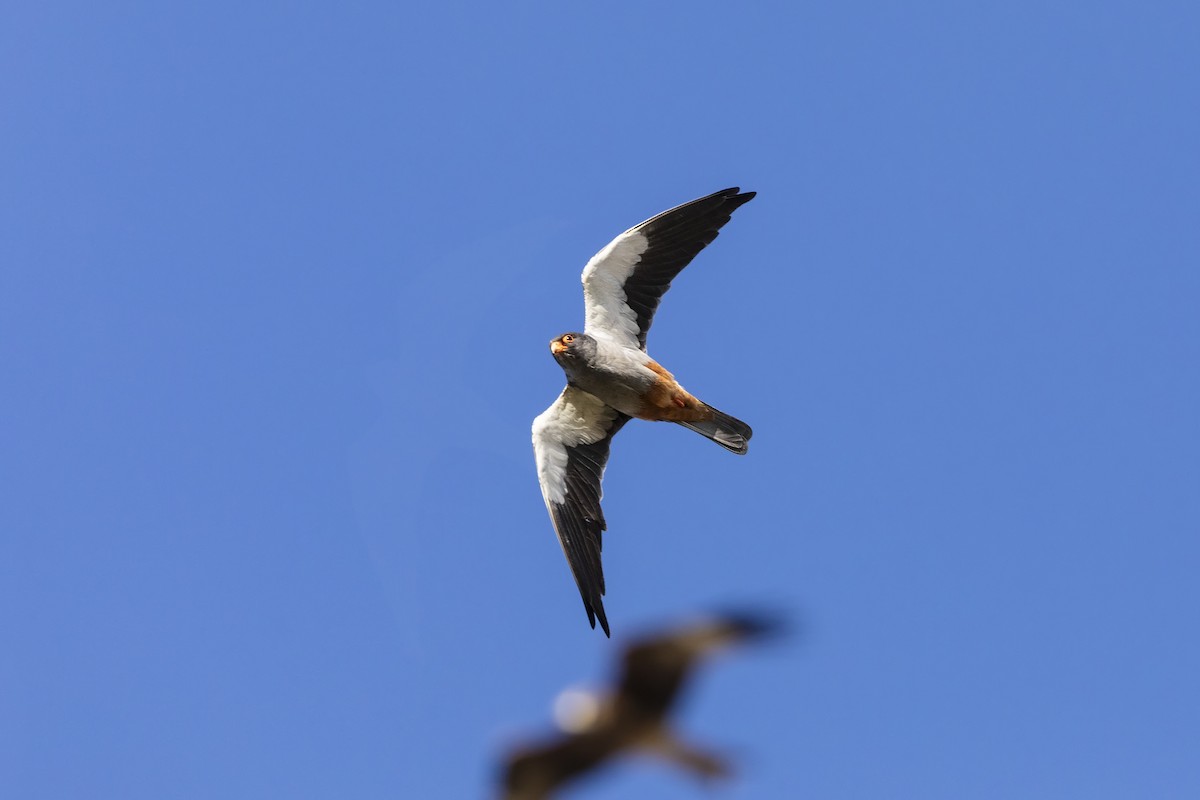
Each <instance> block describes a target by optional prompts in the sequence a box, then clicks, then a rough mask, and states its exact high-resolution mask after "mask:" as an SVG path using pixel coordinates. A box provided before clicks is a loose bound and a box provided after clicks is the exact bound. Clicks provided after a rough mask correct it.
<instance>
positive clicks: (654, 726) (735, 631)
mask: <svg viewBox="0 0 1200 800" xmlns="http://www.w3.org/2000/svg"><path fill="white" fill-rule="evenodd" d="M779 627H780V626H779V624H778V622H777V621H776V620H773V619H770V618H768V617H766V616H762V615H756V614H726V615H723V616H720V617H716V618H713V619H710V620H706V621H702V622H699V623H695V624H692V625H689V626H686V627H682V628H677V629H675V630H670V631H666V632H664V633H661V634H658V635H655V636H648V637H646V638H644V639H641V640H639V641H636V642H634V643H633V644H632V645H630V646H629V647H628V648H627V649H626V650H625V653H624V656H623V658H622V661H621V668H620V675H619V677H618V679H617V686H616V691H614V692H613V693H612V694H611V695H609V696H608V697H602V698H598V699H597V698H593V699H592V702H591V704H589V705H584V706H583V708H582V709H581V710H582V711H583V713H581V714H579V715H578V718H577V719H575V720H571V721H569V723H568V724H569V727H572V728H573V729H574V730H573V731H572V732H571V733H569V734H567V735H564V736H562V737H559V738H555V739H552V740H548V741H545V742H540V743H536V744H531V745H527V746H524V747H520V748H518V749H517V750H516V751H514V752H513V753H511V754H510V755H509V757H508V759H507V761H506V764H505V768H504V775H503V783H504V787H503V791H504V794H503V797H504V800H545V798H548V797H550V795H551V793H552V792H554V791H555V790H556V789H558V788H559V787H561V786H563V785H564V784H567V783H570V782H572V781H574V780H576V779H578V778H580V777H582V776H583V775H585V774H586V773H588V772H591V771H593V770H595V769H596V768H598V767H600V766H602V765H604V763H605V762H607V761H609V760H611V759H613V758H616V757H617V756H620V755H622V754H626V753H633V752H642V753H647V754H651V755H655V756H658V757H660V758H663V759H666V760H668V761H670V762H671V763H674V764H676V765H678V766H680V767H682V768H684V769H686V770H688V771H690V772H692V773H694V774H695V775H697V776H698V777H700V778H715V777H721V776H724V775H727V774H728V773H729V766H728V764H727V763H726V762H725V760H724V759H723V758H721V757H720V756H718V755H716V754H714V753H710V752H706V751H704V750H701V749H698V748H696V747H694V746H692V745H689V744H687V743H685V742H683V741H681V740H680V739H679V738H678V737H677V736H676V735H675V734H674V732H673V731H672V730H671V728H670V726H669V725H668V720H667V718H668V716H669V715H670V713H671V711H672V709H673V708H674V707H675V706H676V705H677V702H678V700H679V697H680V695H681V694H682V693H683V690H684V689H685V688H686V686H687V684H688V682H689V680H690V678H691V676H692V674H693V672H694V670H695V668H696V666H697V665H698V664H699V663H700V662H701V661H703V660H704V659H706V658H707V657H709V656H710V655H712V654H715V653H717V652H719V651H721V650H723V649H726V648H728V647H730V646H732V645H734V644H737V643H739V642H743V641H746V640H750V639H755V638H761V637H763V636H765V635H767V634H771V633H775V632H776V631H778V629H779Z"/></svg>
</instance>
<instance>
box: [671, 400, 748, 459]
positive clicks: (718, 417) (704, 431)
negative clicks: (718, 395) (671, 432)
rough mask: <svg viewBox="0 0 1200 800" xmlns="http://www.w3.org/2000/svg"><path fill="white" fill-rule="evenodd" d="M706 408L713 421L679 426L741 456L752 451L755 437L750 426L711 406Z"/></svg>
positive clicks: (686, 423)
mask: <svg viewBox="0 0 1200 800" xmlns="http://www.w3.org/2000/svg"><path fill="white" fill-rule="evenodd" d="M704 407H705V408H706V409H708V410H709V411H711V412H712V419H702V420H694V421H693V420H686V421H685V420H680V421H679V424H680V425H682V426H683V427H685V428H688V429H690V430H693V431H695V432H696V433H698V434H700V435H701V436H705V437H707V438H709V439H712V440H713V441H714V442H716V443H717V444H719V445H721V447H724V448H725V449H726V450H729V451H732V452H734V453H737V454H738V455H739V456H744V455H746V451H747V450H749V449H750V444H749V442H750V437H751V436H753V435H754V431H752V430H750V426H749V425H747V424H746V423H744V422H742V421H741V420H740V419H736V418H734V417H731V416H729V415H728V414H726V413H724V412H723V411H718V410H717V409H715V408H713V407H712V406H710V405H707V404H706V405H705V406H704Z"/></svg>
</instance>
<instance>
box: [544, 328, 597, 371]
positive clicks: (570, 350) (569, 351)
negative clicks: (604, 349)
mask: <svg viewBox="0 0 1200 800" xmlns="http://www.w3.org/2000/svg"><path fill="white" fill-rule="evenodd" d="M595 352H596V340H595V339H593V338H592V337H590V336H588V335H587V334H586V333H574V332H572V333H564V334H563V335H562V336H559V337H558V338H557V339H554V340H553V341H551V342H550V353H551V354H552V355H553V356H554V358H555V360H556V361H558V362H559V363H560V364H561V363H563V361H564V359H565V360H567V361H574V360H576V359H580V358H582V359H584V360H587V359H588V358H589V357H590V356H592V355H593V354H594V353H595Z"/></svg>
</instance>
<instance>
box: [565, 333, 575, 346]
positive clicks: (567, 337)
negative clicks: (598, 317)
mask: <svg viewBox="0 0 1200 800" xmlns="http://www.w3.org/2000/svg"><path fill="white" fill-rule="evenodd" d="M573 341H575V337H574V336H572V335H571V334H569V333H568V334H567V335H566V336H564V337H563V344H570V343H571V342H573Z"/></svg>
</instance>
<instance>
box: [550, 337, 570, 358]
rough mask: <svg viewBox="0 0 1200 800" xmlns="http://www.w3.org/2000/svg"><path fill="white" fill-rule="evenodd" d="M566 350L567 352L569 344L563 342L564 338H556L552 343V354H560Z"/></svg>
mask: <svg viewBox="0 0 1200 800" xmlns="http://www.w3.org/2000/svg"><path fill="white" fill-rule="evenodd" d="M565 352H567V346H566V345H565V344H563V341H562V339H555V340H554V341H553V342H551V343H550V354H551V355H556V356H557V355H560V354H562V353H565Z"/></svg>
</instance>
